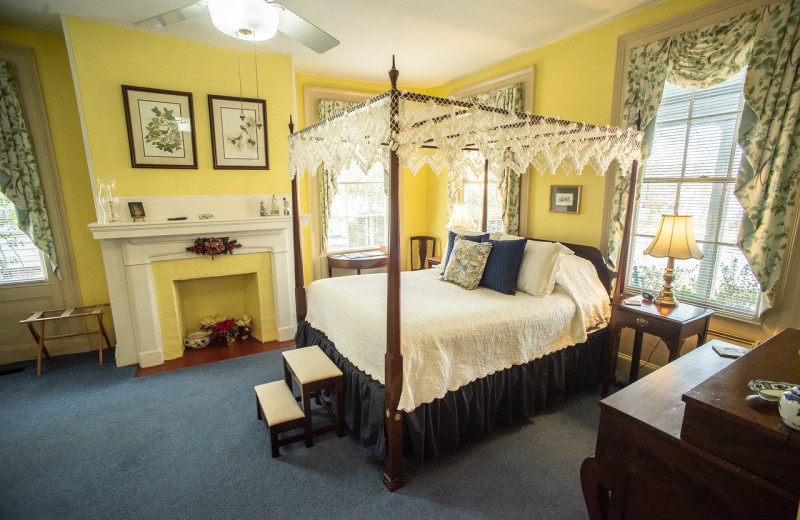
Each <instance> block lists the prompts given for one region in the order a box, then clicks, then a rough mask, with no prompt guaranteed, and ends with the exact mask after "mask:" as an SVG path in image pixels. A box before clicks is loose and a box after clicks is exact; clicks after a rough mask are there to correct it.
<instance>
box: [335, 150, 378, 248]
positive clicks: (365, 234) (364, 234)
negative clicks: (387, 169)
mask: <svg viewBox="0 0 800 520" xmlns="http://www.w3.org/2000/svg"><path fill="white" fill-rule="evenodd" d="M383 180H384V171H383V166H382V165H380V164H376V165H374V166H373V167H372V169H371V170H370V171H369V172H368V173H367V175H364V174H363V173H362V172H361V171H359V170H358V169H347V170H344V171H342V172H341V173H340V174H339V176H338V178H337V184H338V191H337V193H336V196H335V197H334V198H333V203H332V204H331V218H330V220H329V221H328V251H330V252H335V251H353V250H359V249H377V248H378V247H380V246H381V245H383V244H385V243H386V236H387V235H386V207H387V200H386V193H385V192H384V187H383Z"/></svg>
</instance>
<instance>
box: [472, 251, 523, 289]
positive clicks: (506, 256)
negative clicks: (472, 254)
mask: <svg viewBox="0 0 800 520" xmlns="http://www.w3.org/2000/svg"><path fill="white" fill-rule="evenodd" d="M489 242H491V243H492V252H491V253H489V259H488V260H486V267H485V268H484V270H483V276H482V277H481V281H480V283H479V284H478V285H482V286H484V287H488V288H489V289H494V290H495V291H497V292H501V293H503V294H515V293H516V289H517V278H518V277H519V266H520V264H522V253H523V252H524V251H525V244H527V243H528V239H526V238H522V239H520V240H489Z"/></svg>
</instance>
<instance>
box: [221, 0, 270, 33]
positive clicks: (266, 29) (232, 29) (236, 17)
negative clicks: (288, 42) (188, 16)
mask: <svg viewBox="0 0 800 520" xmlns="http://www.w3.org/2000/svg"><path fill="white" fill-rule="evenodd" d="M208 13H209V14H210V15H211V22H212V23H213V24H214V27H216V28H217V30H219V31H220V32H222V33H224V34H227V35H228V36H231V37H233V38H240V39H242V40H247V41H263V40H269V39H270V38H272V37H273V36H275V34H276V33H277V32H278V12H277V11H276V10H275V9H274V8H273V7H272V6H271V5H270V4H268V3H267V2H265V1H264V0H209V1H208Z"/></svg>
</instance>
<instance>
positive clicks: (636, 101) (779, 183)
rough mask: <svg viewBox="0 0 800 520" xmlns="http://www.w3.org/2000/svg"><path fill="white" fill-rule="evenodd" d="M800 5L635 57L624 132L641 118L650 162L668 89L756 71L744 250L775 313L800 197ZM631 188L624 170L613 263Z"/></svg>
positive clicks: (799, 0) (750, 100) (674, 40)
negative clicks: (744, 70)
mask: <svg viewBox="0 0 800 520" xmlns="http://www.w3.org/2000/svg"><path fill="white" fill-rule="evenodd" d="M799 6H800V0H781V1H779V2H775V3H772V4H770V5H768V6H766V7H763V8H759V9H756V10H753V11H749V12H746V13H742V14H741V15H738V16H736V17H733V18H731V19H728V20H725V21H723V22H720V23H718V24H714V25H711V26H708V27H703V28H700V29H697V30H694V31H689V32H687V33H683V34H679V35H676V36H672V37H669V38H665V39H663V40H658V41H655V42H652V43H649V44H647V45H643V46H641V47H637V48H635V49H632V50H631V53H630V56H629V59H628V60H629V61H628V74H627V79H626V84H627V86H626V92H625V100H624V106H623V113H622V124H621V126H623V127H632V126H635V124H636V119H637V116H638V114H641V117H642V128H643V129H644V131H645V140H644V145H643V150H642V154H643V157H644V159H643V160H646V158H647V156H648V155H649V152H650V149H649V148H650V145H651V144H652V141H653V132H654V129H655V124H654V123H655V121H654V119H655V115H656V112H657V111H658V106H659V104H660V102H661V95H662V93H663V90H664V82H665V81H666V80H669V81H670V82H671V83H674V84H677V85H679V86H681V87H684V88H691V89H700V88H709V87H712V86H714V85H717V84H719V83H722V82H723V81H725V80H726V79H728V78H729V77H731V76H733V75H734V74H736V73H737V72H739V71H740V70H741V69H742V67H745V66H747V68H748V70H747V76H746V79H745V101H746V106H745V114H744V115H743V118H742V124H741V127H740V130H739V137H738V140H739V144H740V145H741V146H742V148H743V150H744V157H745V160H742V163H741V165H740V168H739V173H738V179H737V190H736V195H737V197H738V198H739V201H740V202H741V203H742V206H743V207H744V210H745V214H746V216H747V218H745V219H744V220H743V222H742V231H741V232H740V238H739V245H740V247H741V249H742V251H743V252H744V254H745V256H746V257H747V259H748V260H749V262H750V266H751V268H752V269H753V273H754V274H755V276H756V278H757V279H758V280H759V282H760V283H761V287H762V291H763V292H764V295H765V298H766V300H767V308H768V307H769V306H770V305H771V303H772V301H773V299H774V296H775V295H774V291H775V287H776V284H777V281H778V277H779V276H780V272H781V269H782V264H783V256H784V255H783V253H784V252H785V250H786V246H787V243H788V239H789V236H788V235H789V229H790V228H791V222H792V221H793V214H794V205H795V199H796V194H797V176H798V165H800V127H798V126H797V124H796V122H797V119H798V115H800V76H798V56H797V53H798V49H797V47H798V41H799V39H800V33H798V10H799V9H800V7H799ZM793 53H794V54H793ZM753 165H757V166H758V167H757V171H756V168H754V166H753ZM629 186H630V176H629V172H627V171H623V170H622V169H621V168H618V169H617V172H616V176H615V181H614V191H613V196H612V201H611V204H612V207H611V222H610V229H609V241H608V251H609V259H611V260H613V259H615V258H616V257H617V255H618V253H619V252H618V251H617V250H618V248H619V245H620V242H621V240H622V234H623V225H624V221H625V209H626V205H627V194H628V188H629Z"/></svg>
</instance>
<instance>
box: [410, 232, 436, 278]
mask: <svg viewBox="0 0 800 520" xmlns="http://www.w3.org/2000/svg"><path fill="white" fill-rule="evenodd" d="M414 242H416V243H417V258H418V259H419V265H418V266H417V267H416V268H415V267H414ZM429 244H430V248H429V247H428V245H429ZM429 250H430V254H428V251H429ZM429 256H436V237H431V236H427V235H417V236H413V237H411V270H412V271H418V270H420V269H425V260H426V259H427V258H428V257H429Z"/></svg>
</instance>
